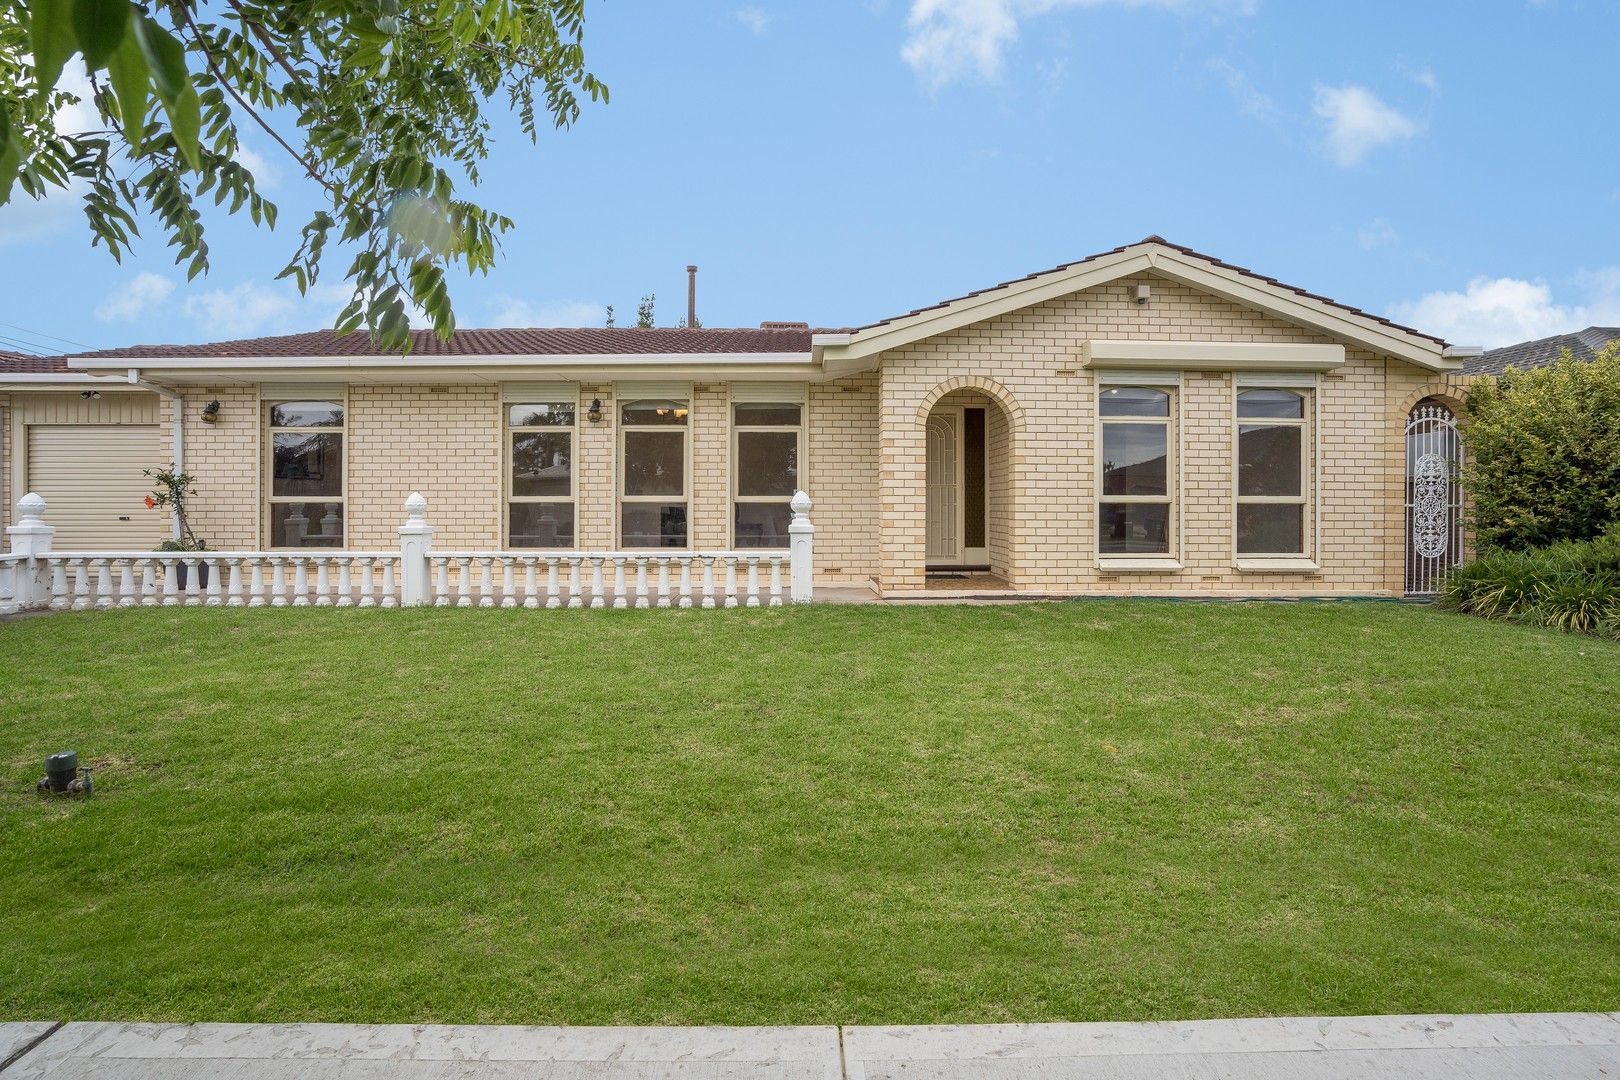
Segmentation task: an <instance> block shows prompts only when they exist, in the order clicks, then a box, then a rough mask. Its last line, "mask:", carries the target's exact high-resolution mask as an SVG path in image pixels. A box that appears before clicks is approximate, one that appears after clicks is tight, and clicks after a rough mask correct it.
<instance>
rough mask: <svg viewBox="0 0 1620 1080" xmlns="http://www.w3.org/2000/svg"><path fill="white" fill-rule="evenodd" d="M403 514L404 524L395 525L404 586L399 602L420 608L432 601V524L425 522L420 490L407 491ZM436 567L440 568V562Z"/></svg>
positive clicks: (425, 507) (425, 509) (423, 503)
mask: <svg viewBox="0 0 1620 1080" xmlns="http://www.w3.org/2000/svg"><path fill="white" fill-rule="evenodd" d="M405 513H406V515H407V516H406V519H405V524H403V525H401V526H400V527H399V572H400V576H401V579H402V584H403V586H404V588H403V592H404V596H403V597H402V598H401V603H402V604H403V605H404V606H405V607H420V606H421V605H423V604H427V603H431V602H432V601H431V598H430V589H429V585H428V580H429V579H428V556H429V555H431V554H432V553H433V526H432V525H429V524H428V520H427V500H426V499H424V498H423V497H422V493H421V492H420V491H413V492H411V494H410V496H409V497H408V498H407V499H406V500H405ZM440 569H441V571H442V570H443V564H441V565H440ZM441 598H442V592H441Z"/></svg>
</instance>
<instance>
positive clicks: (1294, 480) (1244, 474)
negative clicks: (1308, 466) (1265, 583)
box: [1237, 389, 1306, 555]
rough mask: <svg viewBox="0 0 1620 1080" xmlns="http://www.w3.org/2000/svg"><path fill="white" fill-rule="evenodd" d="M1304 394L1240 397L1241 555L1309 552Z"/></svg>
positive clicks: (1262, 392) (1266, 392)
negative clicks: (1307, 543)
mask: <svg viewBox="0 0 1620 1080" xmlns="http://www.w3.org/2000/svg"><path fill="white" fill-rule="evenodd" d="M1305 425H1306V408H1305V395H1304V394H1303V393H1301V392H1299V391H1297V390H1285V389H1253V390H1240V391H1239V392H1238V395H1237V553H1238V554H1239V555H1303V554H1305V518H1306V477H1305V435H1306V433H1305Z"/></svg>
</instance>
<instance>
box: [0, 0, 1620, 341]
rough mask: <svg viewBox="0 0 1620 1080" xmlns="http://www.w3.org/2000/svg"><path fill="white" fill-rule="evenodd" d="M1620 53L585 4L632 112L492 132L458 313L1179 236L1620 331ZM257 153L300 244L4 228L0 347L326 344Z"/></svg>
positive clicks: (1133, 17)
mask: <svg viewBox="0 0 1620 1080" xmlns="http://www.w3.org/2000/svg"><path fill="white" fill-rule="evenodd" d="M1617 31H1620V8H1617V7H1616V5H1614V4H1613V3H1606V2H1598V0H1592V2H1588V3H1579V2H1576V0H1542V2H1525V0H1501V2H1491V0H1475V2H1441V0H1434V2H1418V3H1414V2H1412V0H1405V2H1384V3H1375V2H1362V3H1356V4H1341V3H1314V2H1311V3H1306V2H1300V0H1295V2H1284V0H848V2H836V0H823V2H818V3H813V4H812V3H805V2H802V0H801V2H794V3H787V2H785V0H745V2H731V3H667V2H656V3H655V2H651V0H639V2H638V0H605V2H597V3H592V4H591V5H590V8H589V16H588V25H587V55H588V57H589V61H590V64H591V66H592V67H593V68H594V70H596V72H597V73H598V74H599V75H601V76H602V77H603V78H604V79H605V80H606V81H607V83H608V84H609V86H610V87H611V88H612V92H613V99H612V103H611V104H610V105H607V106H600V107H592V108H587V110H586V113H585V116H584V117H583V119H582V120H581V122H580V124H579V125H578V126H577V127H576V128H575V129H573V130H572V131H569V132H566V133H560V134H547V135H546V136H544V137H543V138H542V139H541V141H540V143H539V145H538V146H534V145H530V144H529V143H528V142H527V141H526V140H524V139H523V137H522V136H521V135H520V134H519V133H518V132H517V129H516V125H515V123H513V122H512V121H511V120H510V119H509V118H508V117H506V116H505V115H504V114H503V115H501V116H500V117H499V119H498V120H497V124H496V138H495V140H494V143H493V149H492V153H491V157H490V160H489V162H488V164H487V167H486V169H485V183H484V185H483V187H482V188H481V189H480V193H479V194H478V195H476V196H475V197H477V198H480V199H481V200H482V201H484V202H485V203H486V204H487V205H492V206H494V207H497V208H499V209H501V210H503V211H505V212H507V213H508V214H510V216H512V217H513V218H515V219H516V220H517V222H518V228H517V230H516V231H515V232H514V233H512V234H510V235H509V236H508V238H507V241H506V246H505V257H504V261H503V262H502V264H501V266H500V267H499V268H498V269H497V270H496V271H495V272H494V273H492V274H490V275H489V276H488V277H487V278H470V279H469V278H460V279H456V280H454V281H453V283H452V284H453V295H454V297H455V300H456V303H457V314H458V318H459V321H460V324H461V325H462V326H492V325H592V324H600V322H601V317H602V308H603V306H604V305H606V304H609V303H611V304H613V305H615V307H616V308H617V310H618V312H619V315H620V321H621V324H622V323H623V322H626V321H629V319H630V318H632V317H633V312H634V309H635V303H636V299H637V297H638V296H640V295H642V294H643V293H646V292H656V293H657V295H658V301H659V302H658V321H659V323H660V324H673V323H674V321H675V320H676V319H677V318H679V317H680V315H681V314H683V312H684V293H685V274H684V269H683V268H684V266H685V265H686V263H688V262H695V263H697V264H699V266H700V267H701V272H700V274H699V315H700V317H701V318H702V320H703V321H704V322H705V324H707V325H711V326H721V325H742V326H750V325H754V324H757V323H758V322H759V321H760V320H762V319H802V320H808V321H810V322H812V323H814V324H817V325H824V326H838V325H855V324H860V323H864V322H868V321H871V320H874V319H878V318H882V317H884V316H888V315H893V314H897V313H899V312H903V311H906V310H909V309H910V308H912V307H916V306H918V305H922V304H928V303H932V302H934V301H936V300H938V299H941V298H944V297H948V296H954V295H957V294H960V293H962V292H965V291H967V290H970V289H974V288H978V287H981V286H984V285H987V284H991V283H994V282H996V281H1000V280H1003V279H1005V278H1008V277H1015V276H1018V275H1021V274H1024V273H1028V272H1030V271H1032V270H1039V269H1044V268H1046V267H1049V266H1052V265H1055V264H1057V263H1059V262H1063V261H1066V260H1070V259H1074V258H1078V257H1080V256H1083V255H1086V254H1089V253H1092V252H1095V251H1099V250H1104V249H1107V248H1111V247H1114V246H1117V245H1119V244H1122V243H1127V242H1130V241H1133V240H1137V239H1140V238H1141V237H1143V236H1146V235H1148V234H1150V233H1159V234H1162V235H1164V236H1166V237H1168V238H1169V239H1171V240H1173V241H1176V242H1178V243H1182V244H1187V245H1190V246H1192V247H1195V248H1197V249H1199V250H1202V251H1206V252H1209V253H1211V254H1214V255H1218V256H1220V257H1222V258H1224V259H1227V260H1229V261H1232V262H1236V263H1239V264H1241V265H1244V266H1248V267H1251V268H1253V269H1256V270H1259V271H1261V272H1263V273H1267V274H1271V275H1273V276H1276V277H1279V278H1281V279H1282V280H1284V281H1287V282H1290V283H1292V284H1297V285H1301V286H1304V287H1306V288H1309V289H1311V290H1313V291H1316V292H1321V293H1325V294H1327V295H1329V296H1333V297H1335V298H1337V299H1341V300H1344V301H1346V302H1348V303H1352V304H1356V305H1359V306H1363V307H1367V308H1370V309H1372V310H1374V311H1377V312H1380V313H1384V314H1388V315H1391V316H1393V317H1396V318H1400V319H1404V320H1407V321H1412V322H1414V323H1415V324H1416V325H1418V326H1419V327H1420V328H1422V329H1425V330H1429V331H1432V332H1435V333H1439V334H1442V335H1444V336H1446V337H1448V338H1449V339H1450V340H1452V341H1454V342H1460V343H1468V344H1485V345H1497V344H1504V343H1507V342H1511V341H1516V340H1521V339H1523V338H1527V337H1535V336H1543V335H1546V334H1552V333H1558V332H1562V331H1564V330H1569V329H1576V328H1579V327H1581V326H1585V325H1588V324H1591V323H1620V251H1617V250H1616V240H1617V239H1620V227H1617V221H1620V137H1617V136H1620V115H1617V113H1620V95H1617V94H1615V93H1614V92H1613V81H1612V76H1611V75H1610V74H1609V73H1610V72H1612V67H1613V55H1612V50H1613V46H1614V44H1615V42H1616V41H1617V39H1620V35H1617ZM496 108H497V110H499V109H500V108H501V106H500V104H499V103H497V105H496ZM246 137H247V140H248V144H249V151H250V155H249V163H250V165H255V166H257V167H258V168H259V169H260V171H261V174H262V178H263V179H264V180H265V181H266V184H265V187H264V190H265V193H266V194H267V195H269V196H270V197H272V198H273V199H275V200H276V201H277V202H278V203H280V204H281V209H282V220H281V226H280V228H279V229H278V230H277V231H276V232H274V233H271V232H264V231H260V230H255V229H254V228H252V226H251V225H250V224H248V223H247V222H246V220H245V219H244V220H243V221H240V222H237V221H232V220H228V219H225V218H210V219H209V220H210V227H211V230H212V232H211V247H212V251H213V260H214V265H213V271H212V273H211V274H210V275H209V276H208V277H207V278H206V279H199V280H198V281H196V282H193V283H191V284H190V285H187V284H186V283H185V282H184V277H183V274H181V273H180V272H179V271H178V270H177V269H176V268H175V267H174V266H173V265H172V262H171V260H170V257H169V256H168V255H167V254H166V251H165V249H164V247H163V245H162V243H161V240H160V239H158V238H157V236H156V233H155V232H150V231H149V234H148V236H147V238H146V239H144V240H143V241H142V242H140V243H139V245H138V248H137V253H136V257H135V258H133V259H126V261H125V263H124V265H123V266H118V265H116V264H114V263H113V262H112V260H110V259H109V258H108V257H107V256H106V254H105V252H104V251H102V250H100V249H95V250H92V249H91V248H90V246H89V236H88V233H87V232H86V231H85V230H84V229H83V227H82V219H81V218H80V216H79V212H78V210H77V209H76V207H75V206H74V205H73V204H72V200H71V199H68V198H57V199H53V200H52V201H51V202H50V203H48V204H46V205H44V206H40V205H35V204H32V203H29V202H27V201H26V200H24V201H23V202H22V203H21V204H18V205H13V206H10V207H6V208H3V209H0V267H3V268H4V269H3V270H0V274H3V275H4V277H3V281H4V286H5V287H4V290H3V297H4V301H3V303H0V323H3V324H4V325H0V336H4V337H9V338H12V339H16V340H22V341H26V342H30V343H32V344H33V345H35V346H36V347H41V348H49V347H51V346H55V347H58V348H64V349H67V348H70V346H67V345H65V344H63V343H62V341H60V340H57V339H66V340H68V341H72V342H76V343H82V344H83V345H85V346H90V347H98V348H100V347H116V346H118V345H125V344H133V343H143V342H192V341H208V340H218V339H224V338H230V337H241V336H252V335H258V334H270V333H284V332H291V331H297V330H304V329H314V328H317V327H320V326H322V325H329V323H330V320H331V318H332V316H333V315H334V313H335V312H336V310H337V309H338V307H340V306H341V304H342V301H343V299H344V298H345V294H344V293H343V291H342V290H341V289H339V288H336V287H334V286H335V283H336V272H337V271H340V270H341V266H342V265H343V264H344V263H345V262H346V260H341V259H332V260H329V265H330V267H331V269H332V270H333V271H334V273H333V275H332V277H331V279H330V280H329V282H328V284H327V286H326V287H325V288H324V289H323V290H321V292H320V294H319V295H316V296H313V297H309V298H299V297H298V296H297V295H296V293H295V292H294V291H293V290H292V289H291V288H290V287H288V286H286V285H284V284H282V283H277V282H274V281H272V278H273V277H274V275H275V273H276V271H277V270H279V269H280V267H281V266H282V265H283V264H284V263H285V261H286V258H287V256H288V254H289V253H290V251H291V250H292V248H293V247H294V245H295V244H296V240H297V231H298V227H299V225H300V224H302V216H301V215H302V214H304V213H307V211H308V209H309V208H310V206H311V205H313V203H312V199H313V196H314V193H313V192H312V191H311V190H310V187H309V185H308V184H307V182H305V183H301V182H300V181H299V180H298V179H297V177H296V175H295V173H294V170H293V168H292V166H291V164H290V162H289V161H287V160H283V159H278V158H277V157H276V156H274V153H273V151H274V147H273V146H272V145H271V144H270V143H269V142H268V140H264V139H262V138H259V137H257V136H256V134H255V133H253V132H248V133H247V136H246ZM18 328H21V329H18ZM43 335H54V337H46V336H43ZM4 345H5V342H3V341H0V347H3V346H4Z"/></svg>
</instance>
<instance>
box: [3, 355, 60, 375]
mask: <svg viewBox="0 0 1620 1080" xmlns="http://www.w3.org/2000/svg"><path fill="white" fill-rule="evenodd" d="M67 373H68V366H67V361H66V360H64V359H63V358H62V357H60V356H29V355H27V354H26V353H14V352H0V377H3V376H6V375H51V374H64V375H65V374H67Z"/></svg>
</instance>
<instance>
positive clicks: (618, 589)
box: [613, 555, 630, 608]
mask: <svg viewBox="0 0 1620 1080" xmlns="http://www.w3.org/2000/svg"><path fill="white" fill-rule="evenodd" d="M626 591H627V590H626V588H625V581H624V556H622V555H621V556H619V557H617V558H615V559H614V560H613V606H614V607H616V608H622V607H629V606H630V604H629V601H627V600H626V599H625V596H624V594H625V592H626Z"/></svg>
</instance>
